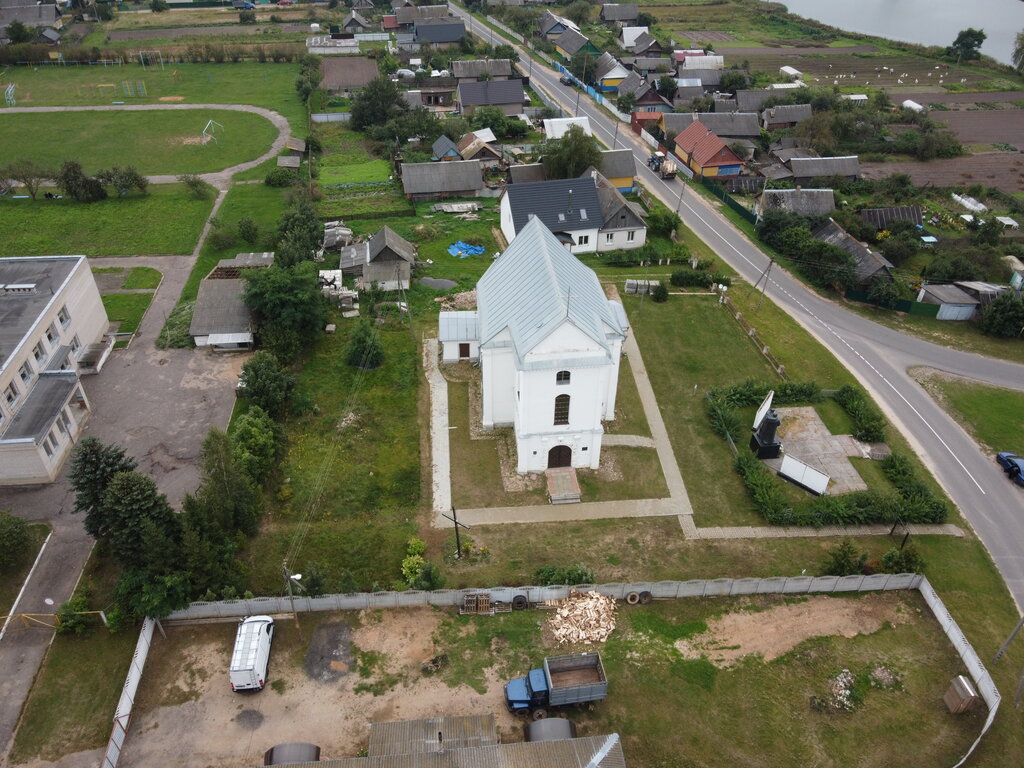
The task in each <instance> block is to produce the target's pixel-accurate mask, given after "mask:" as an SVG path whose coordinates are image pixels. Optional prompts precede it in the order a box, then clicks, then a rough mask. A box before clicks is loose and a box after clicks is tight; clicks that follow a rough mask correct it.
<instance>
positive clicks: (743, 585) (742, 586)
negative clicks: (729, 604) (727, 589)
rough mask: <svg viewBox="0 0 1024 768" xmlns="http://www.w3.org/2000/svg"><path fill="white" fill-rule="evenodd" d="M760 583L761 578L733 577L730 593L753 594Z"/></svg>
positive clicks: (736, 595) (737, 594)
mask: <svg viewBox="0 0 1024 768" xmlns="http://www.w3.org/2000/svg"><path fill="white" fill-rule="evenodd" d="M760 584H761V579H733V580H732V592H731V593H730V594H732V595H733V597H739V596H741V595H753V594H756V593H757V588H758V586H759V585H760Z"/></svg>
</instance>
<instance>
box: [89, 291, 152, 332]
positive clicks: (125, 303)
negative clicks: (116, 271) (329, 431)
mask: <svg viewBox="0 0 1024 768" xmlns="http://www.w3.org/2000/svg"><path fill="white" fill-rule="evenodd" d="M101 298H102V299H103V307H104V308H105V309H106V310H107V317H108V318H109V319H110V321H111V322H112V323H118V326H117V332H118V333H135V331H137V330H138V328H139V323H140V322H142V316H143V315H144V314H146V309H148V308H149V303H150V302H151V301H152V300H153V294H152V293H107V294H104V295H103V296H102V297H101Z"/></svg>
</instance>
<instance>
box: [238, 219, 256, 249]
mask: <svg viewBox="0 0 1024 768" xmlns="http://www.w3.org/2000/svg"><path fill="white" fill-rule="evenodd" d="M238 236H239V237H240V238H242V239H243V240H244V241H245V242H247V243H248V244H249V245H256V242H257V241H258V240H259V239H260V225H259V224H257V223H256V220H255V219H254V218H252V216H243V217H242V218H240V219H239V220H238Z"/></svg>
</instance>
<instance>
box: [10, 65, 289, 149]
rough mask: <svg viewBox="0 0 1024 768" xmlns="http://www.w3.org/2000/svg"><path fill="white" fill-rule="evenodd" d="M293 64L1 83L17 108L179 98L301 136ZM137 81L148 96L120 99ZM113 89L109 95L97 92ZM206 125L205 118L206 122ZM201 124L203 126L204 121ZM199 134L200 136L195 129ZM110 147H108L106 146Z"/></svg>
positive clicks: (53, 72) (55, 74)
mask: <svg viewBox="0 0 1024 768" xmlns="http://www.w3.org/2000/svg"><path fill="white" fill-rule="evenodd" d="M297 74H298V65H296V64H260V63H258V62H254V61H247V62H239V63H225V64H189V63H181V62H176V63H174V64H171V65H166V66H165V67H164V68H163V69H159V68H157V67H148V68H147V69H145V70H144V69H142V67H140V66H136V65H129V66H125V67H123V68H118V69H112V70H108V69H101V68H99V67H39V68H38V69H35V68H32V67H14V68H11V69H9V70H8V71H7V72H6V73H5V75H4V82H5V83H15V84H16V85H17V90H16V93H17V97H18V106H19V107H41V106H53V105H68V106H76V105H80V104H81V105H85V104H110V102H111V101H121V100H124V101H126V102H128V103H129V104H160V103H163V102H161V99H163V98H168V99H169V98H178V97H180V98H181V101H179V102H175V103H180V104H211V103H212V104H252V105H254V106H257V107H265V108H267V109H272V110H274V111H275V112H279V113H280V114H282V115H284V117H285V118H287V119H288V122H289V123H290V124H291V126H292V132H293V133H294V134H295V135H297V136H299V137H304V136H305V135H306V130H307V125H306V120H307V117H306V109H305V106H304V105H303V104H302V102H301V101H300V100H299V96H298V94H297V93H296V91H295V77H296V75H297ZM125 80H128V81H136V82H137V81H141V82H144V83H145V84H146V93H147V94H148V95H146V96H141V97H125V96H124V95H123V94H122V93H121V83H122V82H123V81H125ZM107 83H112V84H115V85H116V86H117V88H116V90H115V91H112V90H111V89H100V88H97V86H99V85H103V84H107ZM207 119H209V118H207ZM203 122H204V124H205V121H203ZM198 130H199V131H201V130H202V126H201V125H200V126H199V128H198ZM111 143H113V142H111Z"/></svg>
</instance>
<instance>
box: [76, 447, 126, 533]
mask: <svg viewBox="0 0 1024 768" xmlns="http://www.w3.org/2000/svg"><path fill="white" fill-rule="evenodd" d="M136 466H138V463H137V462H136V461H135V459H133V458H132V457H131V456H126V455H125V452H124V448H122V447H121V446H119V445H104V444H103V443H101V442H100V441H99V440H97V439H96V438H95V437H86V438H83V439H82V440H80V441H79V443H78V445H76V446H75V450H74V452H73V453H72V454H71V468H70V470H69V472H68V481H69V482H70V484H71V489H72V490H73V491H74V492H75V506H74V509H72V512H76V513H77V512H84V513H85V520H84V521H83V522H84V526H85V531H86V533H88V534H89V535H90V536H92V537H93V538H94V539H106V538H107V537H108V536H109V535H110V523H109V521H108V520H107V518H106V516H105V514H104V511H103V499H104V498H105V496H106V493H107V486H108V485H109V484H110V481H111V480H112V479H113V478H114V477H115V476H116V475H118V474H121V473H124V472H132V471H133V470H134V469H135V467H136Z"/></svg>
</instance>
